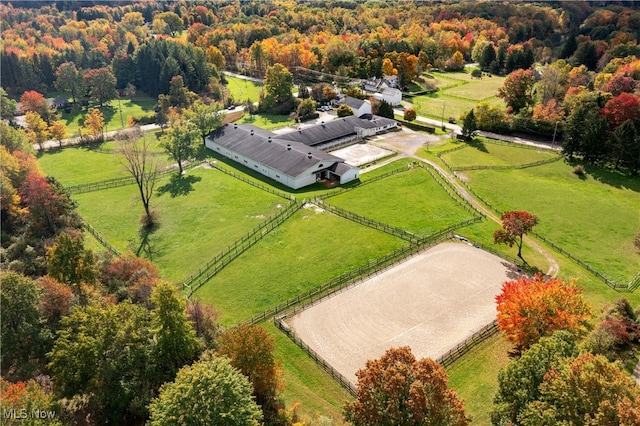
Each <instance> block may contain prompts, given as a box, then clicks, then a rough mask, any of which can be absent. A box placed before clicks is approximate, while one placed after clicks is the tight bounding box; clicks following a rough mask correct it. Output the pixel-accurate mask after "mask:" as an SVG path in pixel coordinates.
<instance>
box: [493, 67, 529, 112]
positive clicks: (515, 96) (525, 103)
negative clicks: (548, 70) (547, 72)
mask: <svg viewBox="0 0 640 426" xmlns="http://www.w3.org/2000/svg"><path fill="white" fill-rule="evenodd" d="M535 82H536V76H535V73H534V71H533V70H523V69H518V70H515V71H513V72H512V73H511V74H509V75H508V76H507V78H505V80H504V86H502V87H501V88H500V89H498V97H499V98H502V99H504V102H505V103H506V104H507V106H508V107H509V108H510V109H511V110H512V111H513V113H514V114H517V113H518V112H520V110H521V109H523V108H528V107H529V106H530V105H531V104H532V103H533V87H534V84H535Z"/></svg>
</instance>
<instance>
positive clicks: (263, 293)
mask: <svg viewBox="0 0 640 426" xmlns="http://www.w3.org/2000/svg"><path fill="white" fill-rule="evenodd" d="M405 243H406V242H405V241H403V240H401V239H399V238H396V237H393V236H391V235H388V234H385V233H383V232H379V231H376V230H374V229H371V228H368V227H366V226H363V225H359V224H356V223H354V222H351V221H349V220H346V219H342V218H340V217H337V216H334V215H332V214H328V213H326V212H322V211H320V210H318V209H316V208H315V207H313V206H312V207H310V208H305V209H302V210H300V211H299V212H297V213H296V214H294V215H293V216H292V217H291V218H290V219H288V220H287V221H286V222H284V223H283V224H282V225H281V226H280V227H279V228H278V229H276V230H274V231H272V232H271V233H269V234H267V235H266V236H265V237H264V238H263V239H262V240H261V241H259V242H258V243H257V244H256V245H254V246H253V247H251V248H250V249H249V250H247V251H246V252H245V253H243V254H242V255H241V256H240V257H238V258H237V259H236V260H234V262H233V263H232V264H230V265H229V266H227V267H226V268H225V269H223V270H222V271H221V272H220V273H219V274H218V275H216V276H215V277H214V278H213V279H212V280H211V281H209V282H208V283H207V284H205V285H204V286H203V287H201V288H200V289H199V290H198V291H196V293H195V294H196V296H197V297H198V298H200V299H201V300H203V301H204V302H206V303H212V304H213V305H214V306H215V307H216V309H218V310H219V312H220V321H221V322H222V323H223V324H225V325H233V324H235V323H238V322H240V321H245V320H248V319H249V318H251V317H252V316H254V315H257V314H260V313H261V312H263V311H265V310H267V309H269V308H271V307H274V306H276V305H278V304H279V303H282V302H284V301H285V300H287V299H289V298H292V297H295V296H297V295H299V294H301V293H304V292H306V291H308V290H311V289H313V288H315V287H318V286H320V285H321V284H324V283H325V282H327V281H329V280H331V279H332V278H335V277H337V276H338V275H340V274H342V273H344V272H347V271H350V270H351V269H354V268H357V267H359V266H362V265H364V264H365V263H367V262H369V261H372V260H374V259H377V258H379V257H382V256H384V255H386V254H388V253H390V252H392V251H393V250H395V249H398V248H400V247H402V246H403V245H405Z"/></svg>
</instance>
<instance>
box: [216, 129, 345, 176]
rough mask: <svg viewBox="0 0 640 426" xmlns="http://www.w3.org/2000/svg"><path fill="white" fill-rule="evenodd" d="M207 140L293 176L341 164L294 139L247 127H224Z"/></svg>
mask: <svg viewBox="0 0 640 426" xmlns="http://www.w3.org/2000/svg"><path fill="white" fill-rule="evenodd" d="M207 138H210V139H211V140H213V141H214V142H216V143H217V144H218V145H220V146H222V147H224V148H227V149H228V150H230V151H232V152H235V153H237V154H240V155H242V156H243V157H247V158H250V159H252V160H254V161H255V162H257V163H260V164H263V165H265V166H267V167H270V168H272V169H275V170H278V171H280V172H282V173H284V174H286V175H289V176H292V177H297V176H299V175H300V174H302V173H303V172H305V171H306V170H309V169H311V168H313V167H317V170H324V169H326V168H328V167H329V166H331V165H332V164H333V163H336V162H344V160H343V159H341V158H338V157H336V156H335V155H331V154H328V153H326V152H324V151H321V150H319V149H317V148H314V147H312V146H307V145H305V144H303V143H301V142H297V141H294V140H282V138H281V136H279V135H275V134H273V133H271V132H269V131H266V130H263V129H260V128H259V127H256V126H252V125H247V124H225V125H224V126H222V127H220V128H218V129H217V130H215V131H213V132H212V133H210V134H209V135H207ZM232 159H233V158H232Z"/></svg>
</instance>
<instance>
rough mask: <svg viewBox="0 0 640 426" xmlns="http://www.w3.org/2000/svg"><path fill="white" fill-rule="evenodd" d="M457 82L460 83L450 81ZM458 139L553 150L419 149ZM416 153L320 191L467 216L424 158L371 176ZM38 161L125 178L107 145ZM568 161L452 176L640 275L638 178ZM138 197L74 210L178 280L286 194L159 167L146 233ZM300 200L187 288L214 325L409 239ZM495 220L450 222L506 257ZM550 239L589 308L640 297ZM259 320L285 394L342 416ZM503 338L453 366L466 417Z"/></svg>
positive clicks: (418, 215)
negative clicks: (347, 184) (495, 235)
mask: <svg viewBox="0 0 640 426" xmlns="http://www.w3.org/2000/svg"><path fill="white" fill-rule="evenodd" d="M443 80H444V79H443ZM485 81H486V79H485ZM469 84H470V83H469ZM461 87H463V85H462V84H459V85H456V86H455V88H461ZM255 117H256V118H254V120H258V118H257V117H258V116H255ZM260 120H262V118H260ZM278 120H279V118H274V121H273V122H272V123H273V124H274V125H276V123H278ZM284 124H286V123H284ZM279 125H282V122H280V124H279ZM459 146H464V148H463V149H461V150H459V151H455V152H450V153H445V154H444V156H443V158H444V159H446V161H447V163H449V164H450V165H451V166H452V167H454V168H455V167H466V166H517V165H521V164H527V163H530V162H533V161H539V160H542V159H549V158H553V156H555V155H556V154H555V153H553V152H547V151H543V150H541V151H538V150H529V149H523V148H519V147H517V146H505V145H498V144H493V143H490V142H488V141H480V142H479V143H477V144H475V145H472V146H469V145H466V144H464V143H462V142H458V141H449V142H446V143H444V144H440V143H434V144H433V146H431V145H430V147H429V152H427V151H425V150H424V149H420V150H419V151H418V152H417V153H418V154H419V155H423V156H425V157H427V158H429V159H431V160H432V161H439V160H438V159H437V157H435V156H434V155H433V153H434V152H436V151H447V150H449V149H451V148H454V147H459ZM102 148H103V149H105V150H107V151H109V150H110V149H112V148H113V145H112V143H106V144H103V145H102ZM163 158H164V157H163ZM217 160H218V162H219V163H220V164H224V165H225V167H226V168H228V169H231V170H233V171H234V172H235V173H237V174H238V175H240V176H242V177H244V178H246V179H249V180H251V181H256V182H259V183H262V184H265V185H268V186H274V185H273V182H270V181H268V180H265V179H263V178H262V177H261V176H258V175H256V174H255V173H254V172H252V171H251V170H248V169H246V168H244V167H242V166H240V165H237V164H235V163H233V162H230V161H227V160H225V159H221V158H218V159H217ZM413 161H415V159H399V160H397V161H394V162H393V163H391V164H388V165H386V166H383V167H380V168H375V169H372V170H370V171H367V172H366V173H363V174H362V175H361V182H362V183H364V185H358V184H353V185H351V186H353V187H354V189H353V190H351V191H347V192H343V193H341V194H339V195H335V196H332V197H329V198H327V199H326V200H325V202H327V203H329V204H333V205H335V206H338V207H341V208H344V209H346V210H349V211H353V212H354V213H357V214H360V215H361V216H365V217H367V218H369V219H372V220H375V221H379V222H383V223H385V224H388V225H391V226H394V227H397V228H401V229H403V230H405V231H408V232H412V233H415V234H417V235H428V234H430V233H432V232H433V231H434V230H438V229H442V228H443V227H446V226H449V225H450V224H453V223H457V222H459V221H460V220H466V219H468V218H471V217H472V216H471V213H469V212H467V211H466V210H464V209H463V208H462V207H461V206H460V205H459V204H458V203H457V201H455V200H454V199H452V198H451V197H449V196H448V195H446V194H445V193H444V191H443V190H442V189H441V188H440V187H439V186H438V185H437V184H436V183H435V182H434V181H433V179H432V178H431V177H430V176H429V175H428V174H427V173H426V172H425V171H424V170H422V169H420V168H416V169H415V170H408V171H406V172H403V173H399V174H396V175H392V176H388V177H385V178H383V179H380V180H378V181H375V182H371V183H367V182H369V181H371V180H373V179H376V178H378V177H379V176H381V175H382V174H385V173H387V172H389V171H391V170H395V169H398V168H399V167H402V168H407V165H409V164H410V163H412V162H413ZM40 162H41V165H42V168H43V170H45V172H46V173H47V174H50V175H53V176H55V177H57V178H58V179H59V180H60V181H61V182H62V183H63V184H64V185H73V184H78V183H88V182H96V181H100V180H104V179H110V178H113V177H119V176H122V175H123V174H122V173H123V172H122V170H121V166H120V164H119V162H117V161H114V156H113V155H112V154H111V155H110V154H108V153H105V152H100V151H97V150H92V149H88V148H85V147H73V148H65V149H63V150H59V151H57V150H52V151H48V152H46V153H44V154H41V156H40ZM571 169H572V165H568V164H565V163H563V162H562V161H557V162H554V163H550V164H546V165H542V166H536V167H532V168H528V169H522V170H480V171H465V172H464V173H463V174H459V175H460V176H463V177H464V178H465V179H466V180H468V184H469V185H470V186H471V187H472V188H473V189H474V190H475V191H476V192H477V193H478V194H480V195H481V196H482V197H483V198H484V199H486V200H487V201H489V202H490V203H491V204H492V205H494V206H496V207H497V208H498V209H500V210H506V209H525V210H530V211H532V212H534V213H536V214H538V215H539V216H540V218H541V222H540V224H539V225H538V226H537V227H536V229H535V230H536V231H537V232H539V233H540V234H541V235H543V236H544V237H546V238H548V239H549V240H551V241H553V242H555V243H556V244H558V245H559V246H561V247H562V248H564V249H565V250H567V251H569V252H571V253H573V254H574V255H575V256H577V257H579V258H581V259H583V260H584V261H585V262H586V263H587V264H589V265H590V266H592V267H594V268H595V269H597V270H599V271H601V272H603V273H604V274H605V275H607V276H609V277H610V278H614V279H619V280H621V281H624V282H626V281H628V280H629V278H631V276H632V275H633V274H634V273H635V272H637V270H638V267H637V265H638V263H639V262H638V254H637V253H636V252H633V249H632V240H633V236H634V235H635V233H636V232H637V231H638V228H640V220H639V219H640V218H639V217H638V214H637V212H638V211H640V197H638V192H640V183H639V181H638V180H637V178H636V179H632V178H626V177H624V176H620V175H617V174H615V173H612V172H607V171H604V170H601V169H597V168H589V167H587V168H586V170H587V176H586V178H585V179H580V178H579V177H578V176H576V175H574V174H573V173H571ZM275 187H276V188H277V189H279V190H281V191H284V192H287V193H290V194H292V195H294V196H296V197H298V199H302V198H307V199H311V198H313V197H314V196H316V195H326V194H330V193H332V192H335V191H336V190H335V189H332V190H329V189H327V188H324V187H321V186H320V185H314V186H312V187H309V188H305V189H302V190H298V191H291V190H288V189H287V188H284V187H280V186H275ZM136 195H137V189H136V187H135V185H128V186H124V187H119V188H113V189H109V190H102V191H97V192H90V193H85V194H79V195H74V196H73V198H74V199H76V200H77V201H78V202H79V209H78V210H79V212H80V213H81V215H82V216H83V217H84V218H85V219H86V220H87V221H88V222H89V223H90V224H91V225H93V226H94V227H95V228H96V229H97V230H98V231H99V232H100V233H101V234H102V235H103V236H104V237H105V238H106V239H107V240H108V241H109V242H110V243H111V244H112V245H114V246H115V247H116V248H118V249H120V250H122V251H124V250H128V249H129V250H132V251H133V252H134V253H138V254H139V255H141V256H144V257H147V258H150V259H151V260H153V262H154V263H156V265H158V267H159V269H160V271H161V274H162V276H163V277H165V278H167V279H170V280H172V281H174V282H179V281H181V280H183V279H184V278H186V277H187V276H188V275H190V274H191V273H193V272H194V271H195V270H197V269H198V268H199V267H201V266H202V265H203V264H205V263H206V262H207V261H208V260H210V259H211V258H213V257H214V256H215V255H217V254H218V253H220V252H221V251H222V250H223V249H225V248H226V247H228V246H229V245H230V244H232V243H233V242H234V241H235V240H236V239H238V238H240V237H241V236H243V235H245V234H246V233H247V232H249V231H250V230H251V229H253V228H254V227H255V226H256V225H257V224H259V223H261V222H262V221H264V220H265V218H266V217H267V216H269V215H272V214H275V213H277V212H278V211H280V210H281V208H282V206H284V205H285V204H287V203H288V200H286V199H283V198H280V197H277V196H275V195H271V194H269V193H267V192H265V191H262V190H260V189H257V188H255V187H254V186H252V185H250V184H247V183H245V182H242V181H240V180H238V179H236V178H233V177H231V176H229V175H227V174H225V173H222V172H220V171H218V170H212V169H205V168H198V169H193V170H190V171H188V173H187V174H186V175H184V176H182V177H181V178H178V177H177V176H176V175H175V174H171V175H167V176H165V177H163V179H162V180H161V181H160V182H159V183H158V185H157V192H156V194H155V195H154V198H153V199H152V204H153V205H155V208H156V209H157V210H158V212H159V213H160V222H161V223H160V227H159V228H157V229H155V230H154V231H153V232H151V233H147V234H144V233H140V230H139V229H140V228H139V225H138V219H139V217H140V215H141V214H142V212H143V210H142V206H141V204H140V203H139V202H137V201H136V200H135V197H136ZM307 207H308V208H306V209H302V210H300V211H299V212H298V213H296V214H294V215H293V216H292V217H291V218H289V219H288V220H286V221H285V222H284V223H283V224H282V225H280V226H279V227H278V228H276V229H275V230H274V231H272V232H271V233H269V234H266V235H264V236H263V238H262V239H261V240H260V241H258V242H257V243H256V244H255V245H254V246H253V247H251V248H249V249H248V250H247V251H246V252H244V253H243V254H242V255H240V256H239V257H238V258H236V259H235V260H234V261H233V262H232V263H230V264H229V265H228V266H227V267H226V268H225V269H223V270H222V271H221V272H220V273H219V274H218V275H216V276H215V277H214V278H212V279H211V280H210V281H209V282H207V283H206V284H205V285H204V286H203V287H201V288H200V289H199V290H198V291H197V292H196V296H197V297H200V298H201V299H202V300H204V301H206V302H210V303H212V304H213V305H214V307H215V308H216V310H217V311H218V312H219V315H220V321H221V322H222V324H224V325H227V326H232V325H234V324H237V323H238V322H240V321H244V320H247V319H248V318H250V317H251V316H253V315H256V314H259V313H260V312H262V311H264V310H265V309H268V308H271V307H273V306H275V305H278V304H280V303H282V302H284V301H285V300H287V299H288V298H291V297H295V296H297V295H299V294H301V293H303V292H305V291H307V290H309V289H312V288H315V287H317V286H319V285H321V284H323V283H325V282H327V281H329V280H330V279H332V278H335V277H336V276H338V275H339V274H340V273H343V272H346V271H349V270H352V269H354V268H357V267H358V266H361V265H363V264H365V263H367V262H369V261H371V260H373V259H376V258H379V257H381V256H384V255H385V254H388V253H390V252H392V251H393V250H395V249H397V248H399V247H401V246H404V245H405V244H406V241H403V240H401V239H399V238H396V237H393V236H391V235H388V234H385V233H383V232H380V231H376V230H374V229H372V228H368V227H365V226H363V225H360V224H357V223H355V222H351V221H349V220H347V219H343V218H341V217H338V216H336V215H333V214H329V213H328V212H326V211H322V210H321V209H318V208H316V207H314V206H313V205H309V206H307ZM498 227H499V225H498V224H497V223H495V222H492V221H488V220H483V221H481V222H478V223H474V224H472V225H468V226H466V227H464V228H462V229H459V230H457V231H456V232H457V233H459V234H461V235H464V236H467V237H469V238H471V239H472V240H474V241H478V242H480V243H482V244H485V245H487V246H491V247H493V248H495V249H496V250H498V251H500V252H501V253H505V254H509V255H512V256H513V255H515V252H516V251H515V249H514V248H509V247H507V246H494V245H493V244H492V236H491V234H492V232H493V231H494V230H495V229H497V228H498ZM87 239H89V240H92V239H91V238H90V237H87ZM88 245H89V246H90V247H92V248H93V247H95V246H96V244H95V243H88ZM630 248H631V250H629V249H630ZM474 250H477V249H474ZM545 250H546V251H547V252H548V253H550V254H551V255H552V256H553V257H554V258H555V259H556V260H557V261H558V263H559V264H560V277H562V278H563V279H565V280H569V279H571V278H572V277H577V278H579V281H578V284H579V285H581V286H583V288H584V289H585V296H586V298H587V300H589V301H590V302H591V303H593V304H594V305H595V306H596V309H597V308H598V307H600V306H602V305H603V304H604V303H607V302H611V301H613V300H615V299H616V298H618V297H620V296H622V295H624V296H626V297H628V298H629V299H630V300H631V301H632V304H634V306H635V305H637V304H638V303H640V292H638V291H636V292H635V293H633V294H620V293H617V292H615V291H613V290H611V289H610V288H609V287H607V286H606V285H605V284H604V283H602V281H599V280H598V279H597V278H596V277H594V276H593V275H591V274H590V273H588V272H587V271H585V270H584V269H582V268H580V267H579V266H578V265H577V264H575V263H574V262H572V261H570V260H568V259H566V258H565V257H564V256H562V255H560V254H559V253H557V252H554V251H553V250H552V249H549V248H548V247H545ZM523 256H524V257H525V259H527V261H528V262H529V264H531V265H533V266H535V267H537V268H538V269H540V270H541V271H543V272H546V270H547V268H548V266H549V263H548V261H547V260H546V259H545V258H544V257H543V256H542V255H541V254H539V253H538V252H537V251H535V250H533V249H532V248H531V247H530V246H528V245H526V244H525V247H524V248H523ZM451 269H455V268H453V267H452V268H451ZM266 327H267V329H269V330H270V332H272V334H274V336H275V337H276V342H277V349H276V353H277V355H278V356H279V357H280V359H281V360H282V362H283V364H282V365H283V370H284V371H283V377H284V379H285V383H286V386H285V398H286V399H287V402H293V401H296V400H300V401H302V404H303V406H302V412H303V413H304V414H305V415H312V414H313V413H321V414H326V415H329V416H331V417H333V418H334V419H336V420H337V419H339V418H340V414H341V407H342V403H343V401H344V400H345V399H347V398H348V397H349V395H348V393H346V392H345V391H344V390H342V389H341V388H340V387H339V386H338V385H337V384H336V382H334V381H333V380H332V379H331V378H330V377H329V376H328V375H326V374H325V373H324V372H323V371H322V370H321V368H319V367H317V366H316V365H315V363H313V361H311V360H310V359H309V358H308V357H307V356H306V355H305V354H304V352H302V350H301V349H299V348H298V347H297V346H295V345H294V344H293V343H292V342H291V341H289V340H288V339H287V338H286V337H285V336H284V335H282V334H281V333H279V332H278V331H277V330H276V329H275V328H274V327H273V326H272V325H266ZM508 349H509V345H508V343H506V342H504V340H502V338H501V337H500V336H495V337H493V338H490V339H489V340H487V341H486V342H484V343H483V344H481V345H480V346H478V347H477V348H475V349H474V350H472V351H471V352H470V353H469V354H467V355H466V356H465V357H464V358H463V359H461V360H459V361H457V362H456V363H455V364H454V365H452V366H451V367H449V368H448V370H449V372H450V375H451V385H452V386H454V387H456V388H458V390H459V392H460V394H461V396H462V397H463V398H464V400H465V405H466V407H467V412H468V414H469V415H470V416H472V417H473V418H474V423H477V424H482V425H487V424H489V421H488V412H489V410H490V408H491V402H492V392H493V390H492V389H495V387H496V374H497V370H498V368H499V367H500V366H501V365H504V363H505V362H506V359H507V358H506V357H507V355H506V351H507V350H508ZM336 424H341V423H340V421H336Z"/></svg>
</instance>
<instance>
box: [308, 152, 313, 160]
mask: <svg viewBox="0 0 640 426" xmlns="http://www.w3.org/2000/svg"><path fill="white" fill-rule="evenodd" d="M307 157H308V158H309V160H311V157H313V156H312V155H311V153H310V152H309V153H307Z"/></svg>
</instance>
